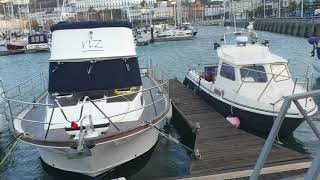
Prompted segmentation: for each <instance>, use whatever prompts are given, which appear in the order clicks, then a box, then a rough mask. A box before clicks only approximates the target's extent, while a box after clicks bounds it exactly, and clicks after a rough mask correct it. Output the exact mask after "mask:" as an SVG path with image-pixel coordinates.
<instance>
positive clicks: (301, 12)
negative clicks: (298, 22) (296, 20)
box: [300, 0, 303, 18]
mask: <svg viewBox="0 0 320 180" xmlns="http://www.w3.org/2000/svg"><path fill="white" fill-rule="evenodd" d="M300 15H301V17H302V18H303V0H301V14H300Z"/></svg>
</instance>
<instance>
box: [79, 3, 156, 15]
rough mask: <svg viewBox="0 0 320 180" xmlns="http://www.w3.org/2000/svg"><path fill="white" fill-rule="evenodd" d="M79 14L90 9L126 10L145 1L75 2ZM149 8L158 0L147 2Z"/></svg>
mask: <svg viewBox="0 0 320 180" xmlns="http://www.w3.org/2000/svg"><path fill="white" fill-rule="evenodd" d="M73 1H74V5H75V8H76V11H77V12H86V11H88V10H89V9H92V8H93V9H95V10H98V11H99V10H103V9H124V8H127V7H128V6H129V7H131V6H137V5H140V4H141V2H142V1H143V0H108V1H105V0H73ZM145 2H146V5H147V6H151V5H153V4H155V3H156V0H145Z"/></svg>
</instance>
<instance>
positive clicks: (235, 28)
mask: <svg viewBox="0 0 320 180" xmlns="http://www.w3.org/2000/svg"><path fill="white" fill-rule="evenodd" d="M233 26H234V32H237V23H236V14H233Z"/></svg>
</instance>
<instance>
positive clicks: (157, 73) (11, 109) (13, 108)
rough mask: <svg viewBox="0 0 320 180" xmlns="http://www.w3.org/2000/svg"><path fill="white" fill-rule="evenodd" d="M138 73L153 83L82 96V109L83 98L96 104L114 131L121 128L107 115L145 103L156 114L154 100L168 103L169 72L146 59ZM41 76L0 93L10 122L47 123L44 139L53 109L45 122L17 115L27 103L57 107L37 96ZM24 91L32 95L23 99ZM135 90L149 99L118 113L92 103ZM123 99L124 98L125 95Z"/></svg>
mask: <svg viewBox="0 0 320 180" xmlns="http://www.w3.org/2000/svg"><path fill="white" fill-rule="evenodd" d="M141 74H142V76H145V75H148V76H149V77H150V78H152V79H153V81H154V82H155V86H153V87H149V88H146V89H140V90H139V91H133V92H129V93H126V94H121V95H115V96H110V97H104V98H101V99H95V100H91V99H90V98H89V97H86V98H85V99H88V100H89V101H85V100H84V101H83V105H82V110H83V108H85V106H84V104H85V102H89V103H91V104H93V106H94V107H95V108H97V109H98V110H99V111H100V112H101V113H102V114H103V115H104V117H105V119H107V120H108V121H109V122H110V123H111V124H113V126H114V127H115V128H116V129H117V130H118V131H121V129H120V128H119V127H117V126H116V125H115V124H114V123H113V121H112V120H111V118H114V117H118V116H121V115H125V114H129V113H132V112H135V111H139V110H142V109H144V108H148V107H152V106H153V108H154V112H155V115H156V116H157V115H158V112H157V108H156V104H157V103H161V102H165V106H166V107H168V105H169V103H170V96H169V76H168V75H167V74H166V73H165V72H164V71H162V70H161V69H159V68H157V67H155V66H153V65H152V63H150V62H148V63H147V64H145V65H142V68H141ZM44 77H45V74H44V73H40V74H38V75H36V76H33V77H31V78H30V79H28V80H25V81H23V82H21V83H19V84H18V85H16V86H14V87H12V88H9V89H8V90H5V91H3V92H2V93H1V97H2V99H3V100H4V101H5V114H6V117H7V119H8V120H9V121H11V122H12V123H11V124H14V123H13V121H14V120H19V121H23V122H27V123H33V124H43V125H44V124H46V125H48V127H47V129H46V133H45V137H44V140H46V138H47V135H48V132H49V129H50V126H51V125H53V123H51V120H52V116H53V113H54V110H53V111H52V113H51V116H50V120H49V122H39V121H36V120H32V119H25V118H23V117H19V116H18V115H19V114H20V112H22V111H23V110H25V109H26V108H29V109H31V107H32V108H33V107H53V108H54V107H59V104H58V103H53V104H47V103H44V102H43V101H41V100H40V99H39V97H40V96H41V95H42V96H41V97H42V98H43V97H45V96H43V94H44V93H46V92H47V88H46V86H44V85H43V83H39V82H38V80H44V83H47V80H46V79H45V78H44ZM36 88H38V89H37V90H36V91H35V89H36ZM25 89H27V90H25ZM152 91H156V92H157V93H161V94H162V97H161V98H160V99H159V98H158V99H155V98H154V97H153V95H152ZM35 92H37V93H38V94H37V95H35ZM28 93H32V98H26V99H27V100H29V101H27V100H25V99H23V98H25V96H26V95H28ZM138 93H142V94H143V93H148V94H149V96H150V97H151V100H152V101H151V103H149V104H145V105H143V106H142V107H139V108H136V109H133V110H130V111H128V112H124V113H119V114H115V115H112V116H107V115H106V114H105V113H104V112H103V111H102V110H101V109H100V108H99V107H98V106H97V105H96V104H95V102H98V101H105V100H108V99H109V100H110V99H113V98H119V97H123V98H125V96H129V95H132V94H138ZM39 94H40V96H39ZM22 96H23V97H22ZM37 99H38V100H37ZM125 99H127V98H125ZM39 100H40V101H39ZM59 109H60V110H61V112H62V113H63V114H65V113H64V112H63V109H62V108H59ZM64 117H65V118H66V120H68V119H67V117H66V116H65V115H64ZM81 118H82V113H80V119H81ZM55 124H57V123H55Z"/></svg>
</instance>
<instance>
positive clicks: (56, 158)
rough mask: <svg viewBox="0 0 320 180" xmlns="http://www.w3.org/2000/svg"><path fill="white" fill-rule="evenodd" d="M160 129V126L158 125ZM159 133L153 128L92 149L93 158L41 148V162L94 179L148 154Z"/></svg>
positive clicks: (62, 150) (63, 150)
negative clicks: (71, 156) (73, 155)
mask: <svg viewBox="0 0 320 180" xmlns="http://www.w3.org/2000/svg"><path fill="white" fill-rule="evenodd" d="M158 126H159V125H158ZM158 135H159V132H158V131H157V130H155V129H153V128H150V129H148V130H145V131H143V132H141V133H138V134H135V135H133V136H130V137H127V138H124V139H119V140H116V141H113V142H108V143H104V144H98V145H96V146H94V147H93V148H91V149H90V151H91V156H85V157H81V156H79V157H78V158H77V157H73V158H70V156H69V155H68V152H70V151H74V150H73V149H71V148H59V149H54V148H47V147H38V150H39V152H40V156H41V159H42V160H43V161H44V162H45V163H46V164H48V165H49V166H52V167H54V168H57V169H60V170H64V171H70V172H76V173H81V174H84V175H88V176H91V177H95V176H98V175H100V174H103V173H105V172H107V171H109V170H111V169H113V168H115V167H117V166H119V165H121V164H124V163H126V162H129V161H131V160H133V159H135V158H138V157H139V156H141V155H143V154H145V153H147V152H148V151H149V150H150V149H151V148H152V147H153V146H154V145H155V144H156V142H157V140H158Z"/></svg>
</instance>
